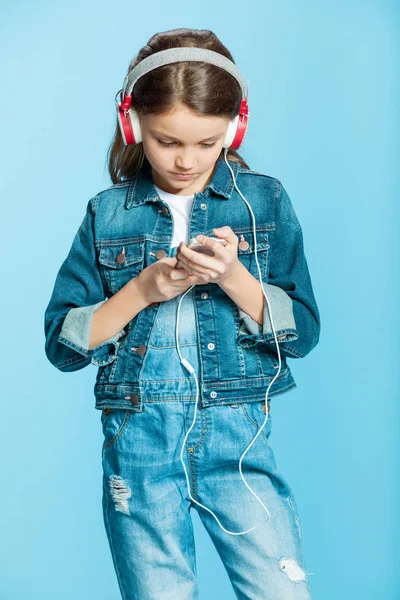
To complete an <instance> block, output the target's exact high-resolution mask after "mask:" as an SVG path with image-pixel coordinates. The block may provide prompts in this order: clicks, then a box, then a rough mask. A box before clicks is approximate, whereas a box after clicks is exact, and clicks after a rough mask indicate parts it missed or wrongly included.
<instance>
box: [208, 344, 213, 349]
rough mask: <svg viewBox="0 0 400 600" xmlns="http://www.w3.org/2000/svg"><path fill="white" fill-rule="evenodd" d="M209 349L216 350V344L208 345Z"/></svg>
mask: <svg viewBox="0 0 400 600" xmlns="http://www.w3.org/2000/svg"><path fill="white" fill-rule="evenodd" d="M207 348H208V349H209V350H214V348H215V344H207Z"/></svg>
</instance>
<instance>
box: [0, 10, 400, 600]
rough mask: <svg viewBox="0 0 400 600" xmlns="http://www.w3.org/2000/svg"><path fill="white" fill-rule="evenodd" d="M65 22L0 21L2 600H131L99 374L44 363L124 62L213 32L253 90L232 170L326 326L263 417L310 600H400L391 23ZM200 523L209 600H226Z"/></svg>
mask: <svg viewBox="0 0 400 600" xmlns="http://www.w3.org/2000/svg"><path fill="white" fill-rule="evenodd" d="M55 4H56V3H52V2H40V1H37V2H35V3H28V2H17V1H14V2H13V3H11V2H8V3H4V2H3V3H2V5H1V15H0V17H1V18H0V21H1V35H0V50H1V57H2V60H1V81H2V90H3V93H2V94H1V98H0V102H1V110H0V114H1V131H2V140H3V143H2V148H1V164H2V169H1V170H2V176H1V198H2V224H3V226H2V235H3V241H4V246H3V248H4V249H5V252H4V254H3V256H4V260H3V261H2V284H3V293H2V310H1V314H2V332H3V338H2V344H1V353H2V360H1V366H2V394H1V396H2V399H1V431H2V433H1V446H0V454H1V490H2V492H1V495H0V515H1V517H0V523H1V531H0V537H1V540H2V543H1V550H0V552H1V555H0V596H1V597H2V598H5V599H7V600H14V599H18V600H20V599H26V598H29V599H30V600H33V599H36V598H37V599H40V600H70V599H72V598H73V599H74V600H87V599H88V598H96V600H114V599H115V600H118V599H119V598H120V595H119V590H118V587H117V580H116V576H115V574H114V569H113V565H112V559H111V554H110V551H109V547H108V542H107V538H106V534H105V530H104V527H103V521H102V510H101V492H102V490H101V486H102V480H101V476H102V472H101V444H102V433H101V427H100V415H101V412H100V411H96V412H95V410H94V396H93V385H94V380H95V374H96V371H95V369H94V368H92V366H89V368H86V369H83V370H81V371H79V372H75V373H74V374H73V375H72V374H65V373H61V372H60V371H58V370H57V369H55V368H54V367H53V366H52V365H51V364H50V363H49V362H48V361H47V359H46V356H45V354H44V331H43V314H44V310H45V308H46V306H47V303H48V301H49V298H50V294H51V292H52V289H53V285H54V281H55V277H56V274H57V271H58V269H59V267H60V266H61V263H62V261H63V260H64V258H65V257H66V255H67V253H68V251H69V248H70V246H71V243H72V239H73V236H74V235H75V232H76V230H77V228H78V227H79V225H80V222H81V220H82V218H83V216H84V211H85V206H86V203H87V201H88V200H89V198H91V197H92V196H93V195H95V194H96V193H98V192H99V191H101V190H102V189H104V188H106V187H108V186H109V185H110V184H111V182H110V179H109V177H108V174H107V169H106V152H107V149H108V146H109V144H110V141H111V138H112V135H113V131H114V125H115V109H114V96H115V94H116V92H117V91H118V90H119V89H120V88H121V87H122V83H123V79H124V77H125V73H126V69H127V67H128V64H129V62H130V61H131V59H132V58H133V57H134V56H136V54H137V52H138V50H139V49H140V47H141V46H143V45H144V44H145V43H146V42H147V40H148V39H149V38H150V37H151V35H153V34H154V33H155V32H157V31H166V30H169V29H173V28H177V27H194V28H197V29H202V28H205V29H211V30H213V31H214V32H215V33H216V34H217V35H218V36H219V37H220V38H221V40H222V42H223V43H224V44H225V45H226V46H227V47H228V48H229V49H230V51H231V52H232V54H233V58H234V60H235V61H236V63H237V65H238V67H239V68H240V69H241V71H242V73H243V75H244V77H245V79H247V80H248V81H249V84H250V88H249V109H250V121H249V123H250V124H249V129H248V133H247V135H246V139H245V142H244V143H243V145H242V147H241V148H240V150H239V152H240V153H241V154H242V155H243V156H244V158H245V160H246V161H247V162H248V163H249V165H250V167H251V168H252V169H255V170H259V171H263V172H265V173H267V174H269V175H272V176H274V177H277V178H278V179H280V180H281V181H282V183H283V184H284V186H285V188H286V189H287V191H288V193H289V195H290V197H291V199H292V202H293V205H294V207H295V210H296V213H297V215H298V218H299V220H300V223H301V225H302V228H303V234H304V242H305V251H306V256H307V260H308V264H309V268H310V273H311V277H312V282H313V287H314V292H315V295H316V299H317V302H318V305H319V308H320V312H321V323H322V330H321V338H320V343H319V345H318V346H317V347H316V349H315V350H314V351H313V352H312V353H310V355H309V356H307V357H306V359H303V360H293V359H288V360H289V364H290V367H291V369H292V372H293V375H294V377H295V380H296V382H297V385H298V388H297V389H295V390H293V391H291V392H290V393H287V394H283V395H281V396H279V397H276V399H275V400H273V402H272V412H271V416H272V428H273V429H272V436H271V440H270V441H271V445H272V446H273V449H274V451H275V455H276V459H277V463H278V467H279V468H280V470H281V472H282V473H283V474H284V475H285V477H286V478H287V479H288V481H289V482H290V485H291V487H292V488H293V490H294V493H295V495H296V499H297V504H298V509H299V514H300V520H301V523H302V528H303V540H304V549H305V558H306V566H307V569H308V571H310V572H311V573H314V575H311V576H310V584H311V587H312V591H313V599H314V600H318V599H321V600H322V599H323V600H337V599H338V598H340V600H356V599H360V600H361V599H362V600H372V599H379V600H394V599H398V598H400V582H399V573H398V556H399V541H398V540H399V538H398V526H399V518H398V510H397V509H398V506H399V505H400V502H399V476H398V467H399V443H398V435H399V425H398V423H399V408H398V400H399V367H398V362H399V347H398V337H399V335H398V330H397V328H396V327H397V317H396V314H398V310H397V309H398V301H399V300H398V298H399V296H398V290H399V267H398V265H399V232H398V227H399V192H400V189H399V187H400V186H399V183H400V182H399V143H398V132H399V120H400V117H399V115H400V111H399V83H400V82H399V59H398V57H399V56H400V55H399V34H398V31H399V12H400V7H399V5H398V4H397V3H395V2H394V1H392V2H389V1H386V2H383V1H380V2H378V1H375V2H373V1H369V2H368V1H367V2H365V1H364V2H361V1H359V2H357V1H346V2H344V1H343V0H339V1H337V2H336V3H328V2H317V1H307V2H302V3H298V2H295V1H288V0H280V2H275V3H274V2H271V1H265V0H264V1H259V2H254V1H253V2H247V5H246V6H244V4H243V2H237V3H235V2H228V1H220V2H218V3H215V2H210V1H208V0H203V1H202V2H201V3H198V4H197V5H195V4H190V5H185V4H183V5H182V3H177V2H175V3H172V4H171V3H167V4H165V3H164V2H161V1H160V0H155V1H153V2H152V4H151V8H147V6H148V5H147V3H144V4H143V6H141V3H139V2H136V3H125V4H115V3H112V2H105V1H102V0H96V2H92V1H89V0H82V1H80V2H76V1H74V0H73V1H71V2H69V3H65V2H63V3H58V4H57V5H55ZM238 476H239V475H238ZM200 510H201V509H200ZM192 515H193V520H194V523H195V531H196V548H197V562H198V575H199V584H200V595H201V598H203V599H207V600H214V599H220V598H223V599H224V600H225V599H226V600H230V599H232V600H233V598H234V592H233V589H232V588H231V585H230V582H229V579H228V576H227V574H226V572H225V569H224V567H223V565H222V563H221V561H220V559H219V556H218V554H217V552H216V550H215V548H214V547H213V545H212V542H211V540H210V539H209V538H208V537H207V534H206V532H205V530H204V529H203V527H202V525H201V522H200V519H199V518H198V515H197V513H196V511H192ZM139 564H140V561H139ZM210 574H212V577H211V576H210ZM259 576H260V577H263V574H262V573H259ZM265 585H266V586H268V581H266V582H265Z"/></svg>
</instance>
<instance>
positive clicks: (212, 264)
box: [45, 29, 320, 600]
mask: <svg viewBox="0 0 400 600" xmlns="http://www.w3.org/2000/svg"><path fill="white" fill-rule="evenodd" d="M182 49H185V50H182ZM201 49H203V50H206V52H202V50H201ZM164 51H166V52H164ZM146 59H148V60H146ZM135 67H137V68H136V69H135V70H134V68H135ZM121 92H122V93H121V97H120V100H121V101H120V102H117V112H118V119H117V123H116V132H115V137H114V139H113V142H112V145H111V152H110V155H109V170H110V175H111V179H112V182H113V184H114V185H112V186H111V187H109V188H107V189H106V190H103V191H102V192H99V193H98V194H97V195H96V196H95V197H93V198H91V199H90V200H89V202H88V204H87V207H86V214H85V216H84V218H83V221H82V223H81V225H80V227H79V230H78V232H77V234H76V235H75V238H74V240H73V243H72V246H71V249H70V252H69V254H68V256H67V258H66V259H65V261H64V263H63V264H62V265H61V268H60V270H59V272H58V275H57V278H56V281H55V285H54V290H53V293H52V296H51V299H50V302H49V305H48V307H47V309H46V313H45V335H46V345H45V350H46V355H47V357H48V359H49V360H50V362H51V363H52V364H53V365H54V366H55V367H57V368H58V369H59V370H61V371H65V372H68V371H76V370H79V369H82V368H84V367H85V366H87V365H88V364H94V365H97V366H98V367H99V368H98V372H97V378H96V384H95V398H96V403H95V406H96V408H97V409H100V410H101V411H102V412H101V422H102V428H103V434H104V443H103V447H102V464H103V473H104V475H103V514H104V525H105V529H106V533H107V537H108V541H109V545H110V550H111V554H112V559H113V562H114V567H115V571H116V575H117V578H118V583H119V587H120V591H121V595H122V598H124V600H156V599H157V600H161V599H163V600H167V599H171V600H172V599H174V600H177V599H179V600H189V599H190V600H193V599H196V598H198V597H199V591H198V584H197V579H196V556H195V542H194V535H193V524H192V520H191V514H190V510H191V508H192V507H193V508H195V509H196V510H197V511H198V514H199V516H200V518H201V520H202V522H203V524H204V526H205V527H206V529H207V531H208V533H209V535H210V536H211V539H212V541H213V543H214V544H215V547H216V549H217V551H218V553H219V555H220V557H221V560H222V561H223V564H224V566H225V568H226V570H227V573H228V575H229V578H230V581H231V583H232V586H233V589H234V592H235V594H236V596H237V597H238V598H243V599H245V598H246V599H247V598H251V599H257V600H264V599H265V600H267V599H268V600H289V599H296V600H300V599H301V600H305V599H307V600H309V599H310V598H311V595H310V587H309V581H308V573H307V571H306V568H305V561H304V557H303V549H302V540H301V526H300V520H299V516H298V511H297V506H296V500H295V496H294V494H293V492H292V490H291V488H290V486H289V484H288V483H287V481H286V480H285V479H284V477H283V476H282V474H281V473H280V472H279V470H278V468H277V465H276V461H275V456H274V452H273V450H272V447H271V445H270V440H269V437H270V434H271V416H270V413H269V410H268V409H269V402H270V400H269V398H270V397H271V396H277V395H279V394H282V393H285V392H287V391H289V390H291V389H293V388H295V387H296V383H295V382H294V379H293V377H292V374H291V372H290V368H289V366H288V365H287V362H286V359H287V358H288V357H290V358H303V357H305V356H306V355H307V354H308V353H309V352H310V351H311V350H312V349H313V348H314V346H315V345H316V344H317V343H318V341H319V334H320V316H319V312H318V308H317V305H316V301H315V297H314V294H313V289H312V284H311V279H310V275H309V271H308V266H307V260H306V257H305V254H304V247H303V236H302V229H301V226H300V223H299V221H298V219H297V217H296V214H295V211H294V208H293V206H292V203H291V201H290V198H289V196H288V194H287V192H286V190H285V189H284V187H283V185H282V183H281V182H280V181H279V180H278V179H276V178H274V177H271V176H269V175H266V174H263V173H260V172H256V171H252V170H251V169H250V168H249V166H248V165H247V164H246V163H245V161H244V160H243V158H242V157H241V156H240V155H239V154H238V152H237V151H236V150H237V148H238V147H239V146H240V144H241V142H242V140H243V137H244V134H245V131H246V126H247V118H248V112H247V98H245V93H244V85H243V80H242V78H241V75H240V73H239V70H238V69H237V67H236V66H235V63H234V61H233V58H232V56H231V54H230V53H229V51H228V50H227V48H226V47H225V46H224V45H223V44H222V43H221V42H220V41H219V39H218V38H217V37H216V36H215V35H214V34H213V33H212V32H211V31H208V30H193V29H179V30H173V31H168V32H165V33H159V34H156V35H154V36H153V37H152V38H151V39H150V40H149V42H148V44H147V45H146V46H145V47H144V48H142V49H141V51H140V52H139V54H138V56H137V58H136V59H135V60H134V62H133V63H132V64H131V65H130V67H129V69H128V75H127V77H126V79H125V81H124V87H123V89H122V90H121ZM199 234H203V236H205V237H204V239H203V240H201V239H200V240H199V239H198V238H197V236H198V235H199ZM215 240H222V243H221V242H217V241H215ZM189 241H191V242H192V243H193V242H194V241H197V244H198V246H199V247H200V250H203V252H198V251H196V250H198V249H199V248H197V249H196V248H194V246H193V247H191V248H190V247H189ZM190 245H192V244H190ZM264 299H265V301H264ZM255 434H256V435H255ZM245 451H246V452H245ZM242 459H244V461H243V471H244V475H245V477H244V478H243V476H242V468H241V461H242ZM186 465H187V466H188V470H187V469H186ZM247 482H248V483H247ZM266 515H268V516H266Z"/></svg>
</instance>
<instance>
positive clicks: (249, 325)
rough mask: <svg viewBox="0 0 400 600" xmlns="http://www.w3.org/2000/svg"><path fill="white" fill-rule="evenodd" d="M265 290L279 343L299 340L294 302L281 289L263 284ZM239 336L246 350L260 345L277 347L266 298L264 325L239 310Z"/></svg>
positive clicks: (239, 340) (239, 341) (240, 342)
mask: <svg viewBox="0 0 400 600" xmlns="http://www.w3.org/2000/svg"><path fill="white" fill-rule="evenodd" d="M263 288H264V290H265V293H266V294H267V296H268V299H269V304H270V307H271V312H272V320H273V322H274V328H275V332H276V337H277V338H278V342H291V341H293V340H297V338H298V334H297V329H296V322H295V319H294V314H293V301H292V299H291V297H290V296H289V295H288V294H287V293H286V292H285V291H284V290H283V289H282V288H280V287H278V286H276V285H272V284H270V283H264V282H263ZM239 323H240V325H239V335H238V343H239V344H240V345H241V346H243V347H244V348H249V347H252V346H255V345H257V344H259V343H269V344H274V345H275V339H274V333H273V331H272V326H271V320H270V318H269V310H268V305H267V301H266V299H265V297H264V311H263V325H260V324H259V323H257V321H255V320H254V319H252V318H251V317H250V316H249V315H248V314H247V313H245V312H244V311H243V310H241V309H240V308H239Z"/></svg>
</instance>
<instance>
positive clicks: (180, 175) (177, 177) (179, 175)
mask: <svg viewBox="0 0 400 600" xmlns="http://www.w3.org/2000/svg"><path fill="white" fill-rule="evenodd" d="M172 175H173V176H174V177H175V178H176V179H184V180H185V179H191V178H192V177H194V173H191V174H190V175H183V174H181V173H173V172H172Z"/></svg>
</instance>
